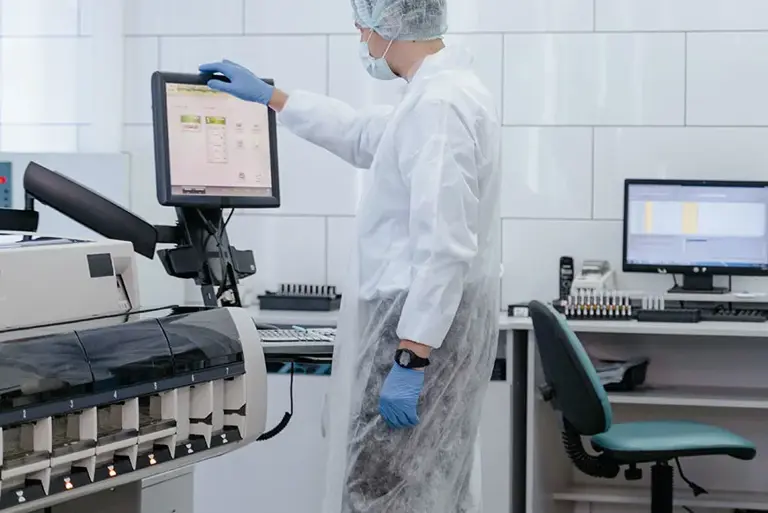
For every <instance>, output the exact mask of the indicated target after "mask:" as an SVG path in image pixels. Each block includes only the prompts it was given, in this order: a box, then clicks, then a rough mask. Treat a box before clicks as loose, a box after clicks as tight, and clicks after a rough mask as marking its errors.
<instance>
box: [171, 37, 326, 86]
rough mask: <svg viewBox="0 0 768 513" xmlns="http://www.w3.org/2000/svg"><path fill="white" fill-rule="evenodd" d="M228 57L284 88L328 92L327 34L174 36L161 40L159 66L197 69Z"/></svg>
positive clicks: (174, 69) (187, 71) (193, 70)
mask: <svg viewBox="0 0 768 513" xmlns="http://www.w3.org/2000/svg"><path fill="white" fill-rule="evenodd" d="M222 59H229V60H231V61H235V62H237V63H239V64H242V65H243V66H245V67H247V68H249V69H251V70H252V71H253V72H254V73H255V74H256V75H258V76H262V77H265V78H273V79H275V81H276V83H277V85H278V86H279V87H281V88H283V89H288V90H290V89H294V88H300V89H306V90H309V91H315V92H319V93H325V92H326V77H327V67H326V38H325V37H324V36H295V37H291V36H272V37H268V36H263V37H262V36H258V37H210V38H209V37H173V38H162V39H161V40H160V66H161V68H162V69H163V70H166V71H179V72H185V73H196V72H197V68H198V66H199V65H200V64H203V63H206V62H213V61H219V60H222Z"/></svg>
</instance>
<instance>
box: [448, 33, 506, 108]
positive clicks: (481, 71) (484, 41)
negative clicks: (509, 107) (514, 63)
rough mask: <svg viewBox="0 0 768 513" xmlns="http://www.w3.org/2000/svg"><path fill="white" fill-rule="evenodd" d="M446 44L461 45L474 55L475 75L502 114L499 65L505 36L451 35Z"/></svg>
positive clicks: (500, 70) (500, 68) (500, 67)
mask: <svg viewBox="0 0 768 513" xmlns="http://www.w3.org/2000/svg"><path fill="white" fill-rule="evenodd" d="M445 44H446V45H459V46H462V47H464V48H466V49H467V50H469V52H470V53H471V54H472V58H473V68H474V70H475V73H477V76H478V77H479V78H480V80H482V81H483V84H485V87H487V88H488V90H489V91H490V92H491V93H492V94H493V97H494V98H496V108H497V109H498V112H499V114H501V112H502V110H501V107H502V102H503V100H502V91H501V83H502V82H501V80H502V74H503V69H502V66H500V65H499V63H500V62H502V57H501V55H502V53H501V52H502V48H503V46H504V38H503V36H502V35H501V34H473V35H463V34H462V35H458V34H449V35H447V36H446V37H445Z"/></svg>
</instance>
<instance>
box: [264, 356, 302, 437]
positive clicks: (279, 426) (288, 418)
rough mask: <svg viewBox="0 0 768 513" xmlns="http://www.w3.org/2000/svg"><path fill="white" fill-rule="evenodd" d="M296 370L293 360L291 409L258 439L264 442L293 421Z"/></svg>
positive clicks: (290, 390) (290, 391)
mask: <svg viewBox="0 0 768 513" xmlns="http://www.w3.org/2000/svg"><path fill="white" fill-rule="evenodd" d="M295 371H296V363H295V362H293V361H292V362H291V384H290V388H289V393H290V396H291V410H290V411H289V412H286V413H285V414H284V415H283V418H282V420H281V421H280V422H279V423H278V424H277V426H275V427H273V428H272V429H270V430H269V431H267V432H266V433H264V434H262V435H261V436H260V437H259V438H257V439H256V440H258V441H260V442H263V441H265V440H269V439H270V438H274V437H275V436H277V435H278V434H280V433H281V432H282V431H283V430H284V429H285V428H286V427H287V426H288V423H289V422H290V421H291V417H293V376H294V374H295Z"/></svg>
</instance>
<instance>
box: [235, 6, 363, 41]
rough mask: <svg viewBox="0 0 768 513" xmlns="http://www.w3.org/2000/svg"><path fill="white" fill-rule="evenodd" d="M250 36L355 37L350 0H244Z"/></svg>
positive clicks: (246, 24)
mask: <svg viewBox="0 0 768 513" xmlns="http://www.w3.org/2000/svg"><path fill="white" fill-rule="evenodd" d="M245 32H246V33H247V34H343V33H354V32H355V22H354V15H353V12H352V6H351V3H350V2H349V0H324V1H322V2H315V1H307V0H281V1H280V2H265V1H264V0H245Z"/></svg>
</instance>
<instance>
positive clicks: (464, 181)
mask: <svg viewBox="0 0 768 513" xmlns="http://www.w3.org/2000/svg"><path fill="white" fill-rule="evenodd" d="M470 65H471V59H470V57H469V55H468V54H466V53H464V52H463V51H462V50H458V49H453V48H445V49H443V50H441V51H440V52H438V53H437V54H435V55H433V56H430V57H429V58H427V59H426V60H425V61H424V62H423V63H422V65H421V66H420V68H419V70H418V72H417V73H416V75H415V76H414V77H413V79H412V81H411V82H410V84H408V89H407V91H406V94H405V96H404V98H403V99H402V101H401V102H400V104H399V105H398V106H396V107H383V108H376V109H370V110H367V111H356V110H353V109H352V108H351V107H349V106H348V105H346V104H344V103H342V102H338V101H336V100H333V99H330V98H327V97H324V96H319V95H315V94H311V93H305V92H298V93H294V94H292V95H291V96H290V99H289V101H288V104H287V105H286V108H285V109H284V110H283V112H282V113H281V115H280V119H281V122H282V123H283V125H284V126H287V127H288V128H289V129H290V130H292V131H293V132H294V133H295V134H297V135H299V136H301V137H303V138H305V139H307V140H309V141H311V142H313V143H315V144H318V145H320V146H322V147H324V148H326V149H328V150H329V151H331V152H333V153H334V154H336V155H338V156H339V157H341V158H342V159H344V160H346V161H347V162H349V163H351V164H352V165H354V166H356V167H358V168H369V169H370V172H371V173H372V175H371V176H370V179H369V180H367V183H368V186H367V190H366V191H365V193H364V195H363V197H362V199H361V203H360V208H359V211H358V215H357V224H358V226H357V246H356V252H355V259H354V260H355V261H354V263H353V265H352V266H351V267H350V273H349V276H350V282H349V283H347V284H345V286H344V297H343V301H342V302H343V304H342V309H341V314H340V318H339V327H338V332H337V337H336V347H335V351H334V358H333V371H332V380H331V388H330V390H329V393H328V397H327V399H326V407H327V409H326V412H327V414H328V415H327V417H326V421H327V423H328V425H327V427H328V429H327V432H328V436H329V453H330V454H329V461H328V469H327V474H326V480H327V490H326V497H325V502H324V505H323V507H324V509H323V511H324V512H325V513H339V512H341V513H400V512H403V513H406V512H407V513H459V512H461V513H468V512H478V511H481V509H482V508H481V503H480V476H479V456H480V455H479V447H478V442H479V440H478V426H479V423H480V413H481V405H482V403H483V397H484V395H485V392H486V389H487V386H488V383H489V381H490V377H491V371H492V367H493V362H494V359H495V356H496V347H497V340H498V317H499V281H500V266H499V261H500V260H499V251H500V249H499V239H500V225H499V188H500V168H499V146H500V131H501V129H500V122H499V119H498V116H497V113H496V110H495V108H494V102H493V99H492V97H491V95H490V93H489V92H488V91H487V90H486V89H485V87H483V85H482V84H481V83H480V81H479V80H478V78H477V77H476V76H475V74H474V73H473V72H472V71H471V69H470ZM401 339H407V340H412V341H416V342H419V343H421V344H426V345H429V346H432V347H433V348H435V350H434V351H433V352H432V355H431V356H430V360H431V365H430V366H429V367H427V369H426V370H425V372H426V375H425V385H424V388H423V391H422V394H421V398H420V402H419V417H420V424H419V425H418V426H416V427H415V428H412V429H400V430H395V429H391V428H389V427H388V426H387V425H386V424H385V422H384V420H383V419H382V418H381V417H380V415H379V408H378V405H379V394H380V391H381V387H382V384H383V382H384V379H385V378H386V376H387V374H388V373H389V370H390V369H391V367H392V365H393V361H394V353H395V351H396V350H397V347H398V344H399V342H400V340H401Z"/></svg>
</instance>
